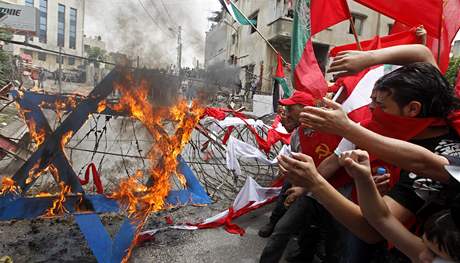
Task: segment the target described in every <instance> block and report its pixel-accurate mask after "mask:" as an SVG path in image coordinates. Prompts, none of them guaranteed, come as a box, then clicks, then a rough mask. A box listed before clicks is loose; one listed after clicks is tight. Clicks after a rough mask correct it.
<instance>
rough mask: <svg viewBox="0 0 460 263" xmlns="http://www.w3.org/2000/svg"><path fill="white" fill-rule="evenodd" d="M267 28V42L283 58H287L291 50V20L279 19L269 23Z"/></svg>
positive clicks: (286, 18)
mask: <svg viewBox="0 0 460 263" xmlns="http://www.w3.org/2000/svg"><path fill="white" fill-rule="evenodd" d="M267 27H268V34H267V38H268V41H270V43H271V44H272V45H273V46H274V47H275V48H276V49H277V50H279V51H280V52H281V53H282V55H283V57H286V58H287V57H289V52H290V50H291V37H292V18H289V17H280V18H278V19H276V20H275V21H273V22H271V23H269V24H268V25H267ZM285 55H287V56H285Z"/></svg>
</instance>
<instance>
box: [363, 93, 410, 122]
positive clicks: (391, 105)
mask: <svg viewBox="0 0 460 263" xmlns="http://www.w3.org/2000/svg"><path fill="white" fill-rule="evenodd" d="M371 99H372V102H371V104H370V105H369V107H370V109H371V110H374V109H375V108H376V107H377V106H378V107H380V109H381V110H382V111H383V112H385V113H388V114H392V115H397V116H405V114H404V111H403V109H401V107H399V105H398V104H397V103H396V101H395V100H394V99H393V96H392V95H391V93H390V92H388V91H382V90H375V89H374V90H372V94H371Z"/></svg>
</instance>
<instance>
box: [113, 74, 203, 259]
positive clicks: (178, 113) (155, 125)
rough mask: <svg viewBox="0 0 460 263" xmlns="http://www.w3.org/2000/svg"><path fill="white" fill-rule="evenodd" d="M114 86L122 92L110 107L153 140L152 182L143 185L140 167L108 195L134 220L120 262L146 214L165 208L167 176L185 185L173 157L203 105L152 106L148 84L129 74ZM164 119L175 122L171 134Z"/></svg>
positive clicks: (187, 137)
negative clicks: (135, 122)
mask: <svg viewBox="0 0 460 263" xmlns="http://www.w3.org/2000/svg"><path fill="white" fill-rule="evenodd" d="M115 87H116V89H117V90H118V91H120V93H121V94H122V96H121V98H120V101H119V103H118V104H116V105H114V106H113V107H112V109H113V110H116V111H123V112H127V113H128V114H129V115H130V116H132V117H133V118H136V119H137V120H139V121H140V122H141V123H143V124H144V126H145V127H146V128H147V130H148V132H149V133H150V135H151V136H152V137H153V139H154V140H155V143H154V144H153V145H152V147H151V149H150V150H149V152H148V154H147V157H148V159H149V160H150V168H149V169H148V176H149V177H150V179H151V181H152V182H153V185H152V186H150V187H147V186H146V185H144V184H143V183H142V179H143V177H144V174H143V173H142V171H137V172H136V174H135V175H134V176H131V177H130V178H127V179H124V180H122V181H121V182H120V185H119V187H118V189H117V190H116V191H114V192H113V193H112V194H111V195H109V197H110V198H113V199H116V200H118V201H119V203H120V204H121V206H122V207H123V208H125V209H126V211H127V213H128V216H129V217H130V218H131V220H133V221H134V222H135V223H136V224H137V228H136V236H135V239H134V242H133V243H132V244H131V246H130V248H129V249H128V252H127V255H126V256H125V258H124V259H123V262H127V260H128V259H129V257H130V256H131V253H132V249H133V248H134V246H135V245H136V241H137V238H138V236H139V235H138V234H139V233H140V231H141V230H142V227H143V226H144V224H145V222H146V220H147V218H148V216H149V215H150V214H151V213H153V212H157V211H159V210H162V209H164V208H165V205H166V204H165V198H166V197H167V195H168V193H169V191H170V189H171V185H170V178H171V176H173V175H176V176H177V178H178V179H179V181H180V182H181V183H182V184H183V185H185V178H184V177H183V175H179V174H178V172H177V168H178V161H177V157H178V155H179V154H180V153H181V152H182V149H183V148H184V146H185V145H186V144H187V142H188V141H189V139H190V136H191V134H192V131H193V129H194V127H195V126H196V124H197V123H198V122H199V120H200V116H201V115H202V114H203V112H204V109H203V108H202V107H200V106H199V105H198V103H196V102H194V103H193V104H192V106H191V107H189V106H188V104H187V102H186V101H180V102H178V103H177V105H175V106H173V107H171V108H169V109H168V108H158V107H154V105H152V103H151V102H150V100H149V98H148V91H149V86H148V84H147V83H146V82H145V81H141V82H140V83H139V84H138V83H136V82H135V81H133V80H132V78H131V76H128V80H127V81H126V82H125V83H122V84H120V83H117V84H115ZM164 121H172V122H174V123H175V124H176V132H175V133H174V134H172V135H169V134H168V133H167V132H166V130H167V129H166V128H164V126H163V122H164Z"/></svg>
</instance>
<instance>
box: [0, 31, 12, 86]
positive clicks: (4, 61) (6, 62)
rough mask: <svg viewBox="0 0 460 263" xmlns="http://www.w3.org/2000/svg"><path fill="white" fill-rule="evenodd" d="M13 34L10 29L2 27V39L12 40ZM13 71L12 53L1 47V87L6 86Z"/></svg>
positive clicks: (0, 33)
mask: <svg viewBox="0 0 460 263" xmlns="http://www.w3.org/2000/svg"><path fill="white" fill-rule="evenodd" d="M12 38H13V34H12V33H11V32H10V31H7V30H5V29H2V28H0V39H2V40H10V39H12ZM12 72H13V68H12V60H11V55H10V54H8V53H7V52H5V51H4V50H3V49H2V48H0V87H3V86H5V85H6V84H7V83H8V82H9V80H10V79H11V75H12Z"/></svg>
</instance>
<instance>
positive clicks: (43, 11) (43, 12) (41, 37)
mask: <svg viewBox="0 0 460 263" xmlns="http://www.w3.org/2000/svg"><path fill="white" fill-rule="evenodd" d="M47 17H48V0H40V26H39V31H38V41H40V42H41V43H46V41H47V36H46V35H47V27H48V25H47V24H48V18H47Z"/></svg>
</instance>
